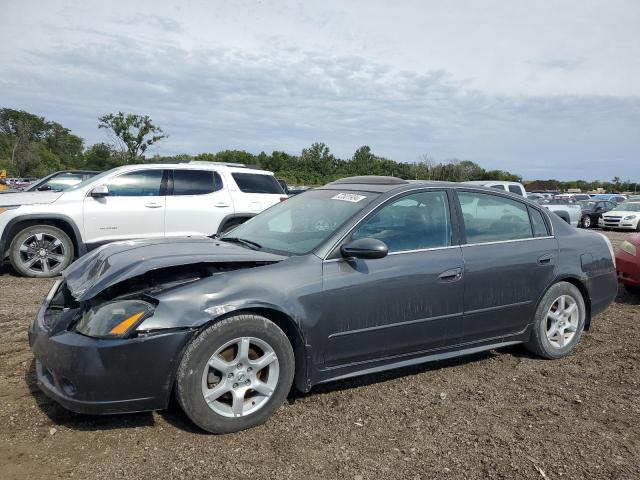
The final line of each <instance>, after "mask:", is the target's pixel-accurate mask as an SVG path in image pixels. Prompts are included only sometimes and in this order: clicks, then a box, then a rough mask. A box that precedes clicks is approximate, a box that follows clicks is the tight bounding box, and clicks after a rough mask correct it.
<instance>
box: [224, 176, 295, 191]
mask: <svg viewBox="0 0 640 480" xmlns="http://www.w3.org/2000/svg"><path fill="white" fill-rule="evenodd" d="M231 176H232V177H233V179H234V180H235V181H236V183H237V184H238V188H240V190H241V191H242V192H244V193H271V194H276V195H278V194H279V195H284V190H282V186H280V184H279V183H278V181H277V180H276V179H275V177H274V176H272V175H261V174H259V173H240V172H233V173H232V174H231Z"/></svg>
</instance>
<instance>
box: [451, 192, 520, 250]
mask: <svg viewBox="0 0 640 480" xmlns="http://www.w3.org/2000/svg"><path fill="white" fill-rule="evenodd" d="M458 198H459V199H460V206H461V208H462V215H463V217H464V227H465V232H466V234H467V243H484V242H499V241H504V240H519V239H522V238H531V237H533V232H532V230H531V223H530V221H529V213H528V212H527V208H526V207H525V205H524V204H522V203H520V202H518V201H516V200H511V199H509V198H504V197H499V196H497V195H491V194H487V193H475V192H458Z"/></svg>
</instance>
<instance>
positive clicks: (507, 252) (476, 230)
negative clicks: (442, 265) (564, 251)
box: [458, 191, 558, 342]
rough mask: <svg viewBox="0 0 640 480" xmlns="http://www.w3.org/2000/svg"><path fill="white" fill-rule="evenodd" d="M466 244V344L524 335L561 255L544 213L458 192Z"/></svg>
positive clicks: (500, 198) (475, 193) (493, 197)
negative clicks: (523, 332) (522, 333)
mask: <svg viewBox="0 0 640 480" xmlns="http://www.w3.org/2000/svg"><path fill="white" fill-rule="evenodd" d="M458 199H459V203H460V208H461V211H462V215H463V219H464V221H463V223H464V233H465V236H466V241H465V245H464V246H463V247H462V255H463V257H464V264H465V273H464V275H465V290H464V328H463V339H464V341H465V342H474V341H479V340H490V339H500V338H501V337H503V336H505V335H511V334H516V333H519V332H521V331H524V329H525V328H526V326H527V325H528V324H529V323H530V322H531V321H532V319H533V315H534V312H535V310H536V307H537V301H538V300H539V298H540V297H541V296H542V294H543V292H544V291H545V289H546V288H547V287H548V286H549V284H550V283H551V281H552V279H553V272H554V264H555V262H556V259H557V255H558V245H557V242H556V239H555V238H553V237H552V236H550V234H549V231H548V228H549V227H548V226H547V225H546V222H545V220H544V218H543V216H542V213H541V212H540V211H539V210H538V209H536V208H532V207H530V206H527V205H525V204H524V203H523V202H519V201H517V200H515V199H511V198H508V197H506V196H501V195H494V194H488V193H482V192H478V191H458Z"/></svg>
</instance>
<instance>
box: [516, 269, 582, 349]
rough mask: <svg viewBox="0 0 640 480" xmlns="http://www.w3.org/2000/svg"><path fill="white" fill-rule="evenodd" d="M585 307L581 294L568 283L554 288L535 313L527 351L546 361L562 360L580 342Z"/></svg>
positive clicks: (557, 284)
mask: <svg viewBox="0 0 640 480" xmlns="http://www.w3.org/2000/svg"><path fill="white" fill-rule="evenodd" d="M585 319H586V307H585V304H584V298H583V297H582V294H581V293H580V290H578V288H577V287H576V286H575V285H572V284H571V283H568V282H558V283H556V284H555V285H553V286H552V287H551V288H549V290H547V293H545V295H544V297H542V300H540V303H539V304H538V308H537V309H536V314H535V321H534V324H533V331H532V332H531V338H530V340H529V342H527V343H526V344H525V346H526V348H527V349H528V350H529V351H531V352H533V353H535V354H536V355H539V356H541V357H544V358H549V359H555V358H562V357H565V356H567V355H569V354H570V353H571V351H572V350H573V349H574V348H575V346H576V345H577V344H578V341H579V340H580V336H581V335H582V331H583V330H584V323H585Z"/></svg>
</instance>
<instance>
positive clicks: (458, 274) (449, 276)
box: [438, 267, 462, 282]
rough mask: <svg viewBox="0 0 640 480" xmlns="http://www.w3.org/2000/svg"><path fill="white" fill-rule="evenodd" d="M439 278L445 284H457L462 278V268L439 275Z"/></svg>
mask: <svg viewBox="0 0 640 480" xmlns="http://www.w3.org/2000/svg"><path fill="white" fill-rule="evenodd" d="M438 278H439V279H440V280H442V281H443V282H455V281H457V280H460V279H461V278H462V268H461V267H457V268H452V269H450V270H445V271H444V272H442V273H441V274H440V275H438Z"/></svg>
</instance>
